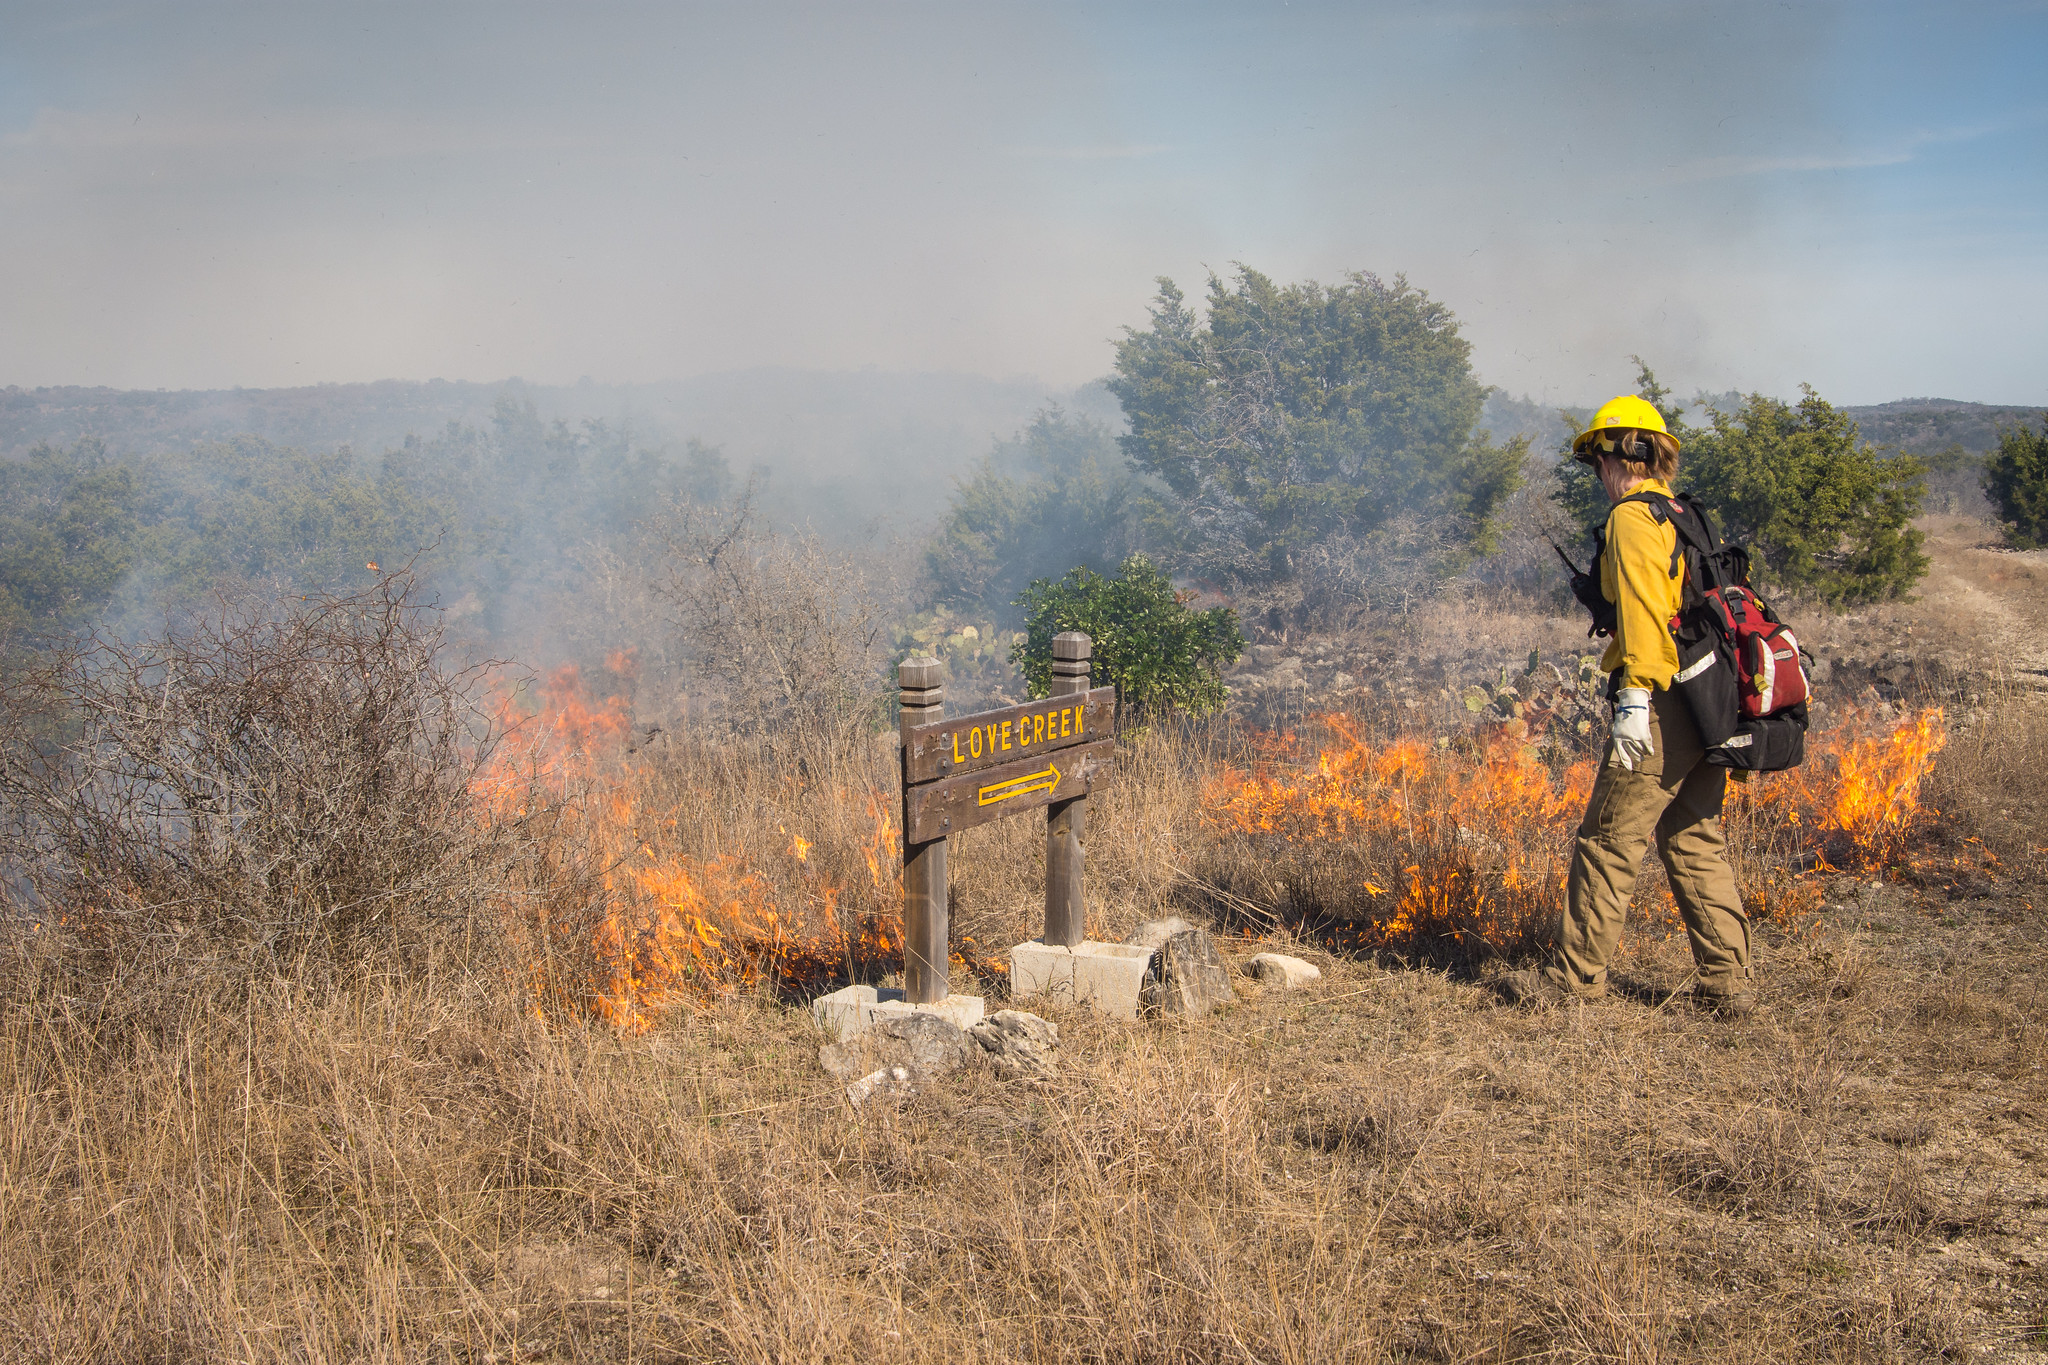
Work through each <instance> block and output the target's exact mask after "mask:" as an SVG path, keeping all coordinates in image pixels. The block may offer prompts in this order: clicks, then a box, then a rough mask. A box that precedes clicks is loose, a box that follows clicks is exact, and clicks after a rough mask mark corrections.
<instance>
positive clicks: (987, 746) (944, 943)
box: [896, 631, 1116, 1005]
mask: <svg viewBox="0 0 2048 1365" xmlns="http://www.w3.org/2000/svg"><path fill="white" fill-rule="evenodd" d="M1093 651H1094V642H1093V641H1091V640H1090V639H1089V638H1088V637H1087V636H1086V635H1084V634H1082V633H1081V632H1080V631H1062V632H1061V633H1060V634H1058V635H1055V636H1054V637H1053V639H1052V695H1051V696H1050V697H1047V698H1044V699H1043V700H1041V701H1029V702H1025V703H1023V704H1022V705H1019V706H1005V707H1003V708H1001V709H1000V710H996V711H983V712H982V713H980V714H979V715H973V716H963V717H961V718H960V719H959V720H951V721H949V720H945V719H942V717H944V715H945V713H946V711H945V692H944V689H943V688H942V687H941V685H940V679H941V678H942V677H943V676H944V670H943V669H942V668H941V666H940V664H939V661H938V660H937V659H934V658H930V657H925V658H917V659H905V660H904V661H903V662H902V663H901V664H899V665H898V666H897V669H896V682H897V686H898V687H899V688H900V689H901V698H902V712H903V720H902V730H901V736H902V741H903V748H902V754H903V937H904V942H903V998H904V999H905V1000H908V1001H909V1002H910V1003H912V1004H914V1005H923V1004H931V1003H934V1002H936V1001H940V1000H944V999H946V998H947V984H946V966H947V962H948V961H949V956H948V946H949V945H948V928H947V910H946V839H947V837H948V836H949V835H954V834H958V833H959V832H960V831H962V830H964V829H972V828H974V827H975V826H976V825H985V824H987V823H988V822H989V821H991V820H1000V819H1002V818H1003V817H1004V816H1006V815H1021V814H1023V813H1024V812H1025V811H1031V810H1039V809H1041V808H1042V809H1044V811H1045V934H1044V937H1043V940H1042V941H1043V942H1046V943H1053V944H1063V945H1065V946H1067V947H1073V946H1074V945H1076V944H1078V943H1080V942H1082V940H1083V938H1084V937H1085V931H1086V928H1087V913H1086V903H1085V901H1084V900H1083V899H1082V896H1081V861H1082V843H1081V838H1082V834H1083V832H1084V831H1085V829H1086V825H1087V818H1088V789H1089V787H1090V786H1091V785H1093V783H1094V782H1095V781H1096V779H1097V778H1098V777H1100V776H1102V775H1103V774H1104V773H1105V772H1107V770H1108V768H1109V763H1110V759H1111V757H1112V756H1113V755H1114V754H1115V752H1116V740H1115V739H1114V737H1113V732H1112V726H1113V725H1114V723H1115V720H1116V689H1115V688H1111V687H1098V688H1094V689H1092V690H1091V689H1090V688H1089V686H1088V681H1089V673H1090V671H1091V668H1090V663H1091V660H1090V656H1091V655H1092V653H1093Z"/></svg>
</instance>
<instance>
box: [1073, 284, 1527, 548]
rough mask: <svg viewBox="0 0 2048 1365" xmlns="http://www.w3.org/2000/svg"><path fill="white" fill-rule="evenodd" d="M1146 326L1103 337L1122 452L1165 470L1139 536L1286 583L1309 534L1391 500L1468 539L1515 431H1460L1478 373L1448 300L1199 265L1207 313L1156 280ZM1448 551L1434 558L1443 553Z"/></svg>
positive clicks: (1380, 522)
mask: <svg viewBox="0 0 2048 1365" xmlns="http://www.w3.org/2000/svg"><path fill="white" fill-rule="evenodd" d="M1151 314H1152V322H1151V325H1150V326H1149V327H1147V328H1145V329H1143V330H1137V329H1130V330H1128V331H1127V334H1126V336H1125V338H1124V340H1123V341H1122V342H1120V343H1119V344H1118V346H1117V354H1116V375H1115V377H1114V378H1113V379H1111V380H1110V381H1109V388H1110V390H1111V392H1113V393H1115V394H1116V396H1117V398H1118V399H1119V400H1120V401H1121V402H1122V404H1123V409H1124V414H1125V416H1126V417H1127V418H1128V420H1129V422H1130V434H1129V435H1127V436H1124V437H1123V438H1122V445H1123V449H1124V452H1125V454H1127V455H1128V456H1129V457H1130V460H1131V463H1132V464H1133V465H1134V466H1136V467H1137V468H1138V469H1139V470H1141V471H1143V472H1144V473H1147V474H1150V475H1153V476H1155V477H1156V478H1158V479H1159V481H1160V482H1161V483H1162V484H1163V485H1164V486H1165V493H1164V495H1163V497H1162V499H1161V507H1160V509H1159V510H1160V513H1161V515H1158V516H1156V517H1155V518H1154V525H1153V526H1152V527H1151V528H1149V530H1150V532H1151V533H1150V534H1149V535H1148V539H1149V540H1151V541H1153V543H1155V544H1158V545H1159V546H1160V548H1161V549H1162V550H1163V551H1164V552H1165V553H1166V554H1167V555H1168V556H1169V557H1170V559H1171V560H1172V561H1173V562H1174V563H1175V565H1176V566H1177V567H1178V568H1181V569H1183V570H1186V571H1189V572H1192V573H1195V574H1198V575H1200V576H1202V577H1205V578H1209V579H1212V580H1214V581H1217V582H1222V583H1228V584H1232V585H1237V586H1247V585H1249V586H1257V585H1268V584H1276V583H1282V582H1286V581H1287V580H1289V579H1291V578H1293V577H1294V576H1295V574H1296V573H1297V572H1299V570H1300V569H1301V567H1302V555H1303V553H1304V551H1305V550H1307V549H1308V547H1310V546H1314V545H1318V544H1322V543H1324V542H1326V541H1328V540H1329V539H1330V538H1331V537H1347V538H1353V539H1363V538H1367V537H1370V536H1371V535H1372V534H1373V533H1374V532H1376V531H1379V530H1380V529H1381V528H1383V527H1385V526H1386V525H1387V524H1388V523H1389V522H1391V521H1393V520H1394V519H1396V518H1397V517H1400V516H1403V515H1404V514H1416V513H1421V514H1424V515H1427V516H1430V517H1433V518H1437V519H1441V520H1442V521H1444V522H1446V523H1447V524H1449V525H1451V526H1452V527H1454V528H1455V531H1456V533H1455V535H1453V536H1451V537H1449V538H1448V539H1449V543H1450V544H1451V546H1452V547H1453V553H1452V554H1451V555H1450V556H1449V558H1451V559H1456V558H1458V557H1460V556H1462V555H1469V554H1471V553H1475V552H1483V551H1484V550H1485V549H1486V548H1487V546H1488V544H1489V543H1490V533H1491V531H1492V524H1493V518H1494V516H1495V514H1496V513H1497V511H1498V510H1499V509H1500V507H1501V505H1502V504H1503V503H1504V502H1505V501H1506V500H1507V498H1508V497H1509V496H1511V495H1512V494H1513V493H1514V491H1515V489H1516V488H1517V487H1519V486H1520V482H1521V464H1522V457H1523V452H1524V449H1525V446H1526V443H1525V442H1522V441H1515V442H1510V443H1508V444H1507V445H1505V446H1500V447H1496V446H1493V445H1491V444H1490V443H1489V442H1488V441H1487V439H1486V438H1485V435H1484V433H1475V430H1474V429H1475V427H1476V425H1477V423H1478V420H1479V409H1480V406H1481V404H1482V403H1483V402H1484V400H1485V397H1486V389H1485V386H1484V385H1482V384H1480V383H1479V381H1478V380H1477V379H1475V378H1473V376H1472V366H1471V347H1470V344H1469V343H1468V342H1466V341H1465V339H1464V338H1463V337H1461V336H1460V335H1459V334H1458V326H1457V320H1456V319H1455V318H1454V317H1453V316H1452V314H1451V312H1450V310H1449V309H1448V308H1446V307H1444V306H1443V305H1442V304H1440V303H1437V302H1434V301H1433V300H1431V299H1430V297H1429V296H1428V295H1427V294H1425V293H1424V292H1423V291H1421V290H1419V289H1416V288H1414V287H1412V286H1411V285H1409V284H1408V282H1407V280H1406V279H1404V278H1401V277H1398V276H1397V277H1396V278H1395V279H1394V281H1393V282H1392V283H1391V284H1390V283H1387V282H1386V281H1384V280H1381V279H1380V278H1379V277H1378V276H1375V275H1370V274H1365V273H1362V272H1361V273H1353V274H1351V275H1348V276H1346V277H1345V279H1344V281H1343V283H1341V284H1336V285H1322V284H1317V283H1315V282H1313V281H1310V282H1307V283H1302V284H1292V285H1284V286H1283V285H1277V284H1275V283H1274V282H1273V281H1271V280H1270V279H1268V278H1267V277H1266V276H1264V275H1261V274H1260V273H1258V272H1257V271H1255V270H1251V269H1249V268H1247V267H1244V266H1239V267H1238V269H1237V275H1236V279H1235V281H1234V282H1233V283H1229V284H1226V283H1225V282H1224V281H1223V280H1222V279H1219V278H1217V277H1215V276H1211V277H1210V280H1209V296H1208V314H1207V318H1206V319H1203V318H1201V317H1198V316H1197V315H1196V312H1195V310H1194V309H1193V308H1191V307H1189V306H1188V304H1187V302H1186V300H1185V298H1184V297H1183V295H1182V294H1181V292H1180V290H1179V289H1178V288H1176V287H1175V286H1174V284H1173V282H1172V281H1171V280H1167V279H1161V280H1160V281H1159V294H1158V296H1157V298H1156V299H1155V300H1154V302H1153V304H1152V310H1151ZM1446 567H1448V566H1446Z"/></svg>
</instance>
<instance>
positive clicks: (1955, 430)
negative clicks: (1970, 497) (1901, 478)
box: [1842, 398, 2043, 455]
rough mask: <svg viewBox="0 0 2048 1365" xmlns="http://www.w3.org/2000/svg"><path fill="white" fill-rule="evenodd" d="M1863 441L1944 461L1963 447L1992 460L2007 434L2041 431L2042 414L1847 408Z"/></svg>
mask: <svg viewBox="0 0 2048 1365" xmlns="http://www.w3.org/2000/svg"><path fill="white" fill-rule="evenodd" d="M1842 411H1843V412H1846V413H1848V414H1849V416H1850V417H1852V418H1854V419H1855V422H1856V426H1857V428H1858V429H1859V430H1860V431H1861V432H1862V433H1863V439H1864V440H1866V441H1870V442H1872V443H1873V444H1876V445H1881V446H1890V447H1892V448H1893V449H1895V450H1902V451H1904V452H1906V453H1907V454H1909V455H1938V454H1940V453H1941V452H1942V451H1944V450H1947V449H1949V448H1950V447H1952V446H1961V447H1962V448H1963V449H1964V450H1966V451H1968V452H1969V453H1970V454H1972V455H1986V454H1989V453H1990V452H1991V451H1993V450H1995V449H1996V448H1997V446H1998V433H1999V431H2000V430H2001V429H2003V428H2007V427H2011V426H2014V425H2016V424H2018V423H2021V422H2024V423H2026V424H2027V425H2029V426H2039V425H2040V424H2041V422H2042V421H2043V416H2042V412H2041V409H2039V408H2028V407H2002V406H1998V405H1995V404H1991V403H1964V402H1961V401H1958V400H1956V399H1953V398H1901V399H1898V400H1897V401H1895V402H1891V403H1878V404H1876V405H1874V406H1871V407H1864V408H1843V409H1842Z"/></svg>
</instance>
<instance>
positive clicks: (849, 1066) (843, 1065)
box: [818, 1042, 868, 1082]
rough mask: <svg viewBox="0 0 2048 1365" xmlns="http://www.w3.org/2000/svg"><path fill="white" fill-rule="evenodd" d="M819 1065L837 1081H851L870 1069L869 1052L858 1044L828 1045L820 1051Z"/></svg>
mask: <svg viewBox="0 0 2048 1365" xmlns="http://www.w3.org/2000/svg"><path fill="white" fill-rule="evenodd" d="M818 1065H819V1066H821V1067H823V1068H825V1074H826V1075H827V1076H830V1077H831V1078H832V1079H833V1080H835V1081H842V1082H844V1081H851V1080H852V1079H853V1078H854V1077H856V1076H858V1075H860V1074H861V1073H862V1072H864V1071H866V1070H867V1069H868V1050H867V1049H866V1048H864V1047H862V1046H861V1045H860V1044H859V1043H858V1042H847V1043H827V1044H825V1046H823V1047H821V1048H819V1049H818Z"/></svg>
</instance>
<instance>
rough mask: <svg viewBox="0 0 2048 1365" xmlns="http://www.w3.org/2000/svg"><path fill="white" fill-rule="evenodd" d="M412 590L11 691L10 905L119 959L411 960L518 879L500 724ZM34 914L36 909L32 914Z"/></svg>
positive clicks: (5, 725) (259, 620)
mask: <svg viewBox="0 0 2048 1365" xmlns="http://www.w3.org/2000/svg"><path fill="white" fill-rule="evenodd" d="M413 591H414V589H413V583H412V580H411V579H410V577H408V576H405V575H398V576H393V577H387V578H384V579H382V580H381V581H380V582H379V583H378V585H377V586H376V587H375V588H374V589H372V590H370V591H367V592H363V593H358V594H354V595H350V596H346V597H315V598H312V599H310V600H307V601H303V602H301V601H293V602H291V607H292V609H291V610H286V611H283V612H278V611H276V610H275V609H274V606H273V604H267V603H255V602H248V601H243V602H223V603H221V604H220V605H219V606H218V607H217V608H216V610H215V611H214V612H212V613H211V614H210V615H209V616H207V617H204V618H202V619H200V620H197V621H195V622H193V623H192V624H191V625H190V627H189V628H188V629H186V630H184V631H181V632H176V633H170V632H167V633H165V634H163V635H161V636H159V637H157V638H154V639H148V640H144V641H143V642H141V643H138V644H131V643H127V642H124V641H121V640H118V639H108V638H92V639H88V640H85V641H83V642H81V643H79V644H77V645H74V646H70V647H67V648H65V649H63V650H60V651H53V652H52V653H50V654H49V655H47V656H46V657H45V658H44V659H42V660H40V661H38V663H37V664H36V665H35V667H34V668H32V669H31V670H29V671H27V672H26V673H23V674H20V675H17V676H16V677H14V678H13V679H11V680H10V682H9V685H8V688H7V695H6V696H5V697H4V698H0V820H4V823H5V827H6V830H7V836H8V837H7V843H6V854H5V859H4V870H5V873H6V880H7V888H8V890H9V892H11V893H12V894H11V895H10V899H15V900H17V903H18V904H19V908H21V909H23V910H25V911H27V912H28V914H29V915H31V916H32V917H34V918H37V919H41V920H44V921H45V922H47V923H49V924H50V925H52V926H53V927H54V926H55V925H56V924H57V923H58V922H59V920H58V917H59V916H60V915H61V916H62V923H63V924H64V925H65V926H67V930H68V933H69V934H71V935H75V936H76V937H77V938H78V939H80V940H82V941H83V943H84V944H85V945H87V946H88V947H89V948H91V949H93V950H95V952H96V953H97V954H98V960H99V961H100V962H102V963H103V964H104V965H106V966H108V967H110V968H112V967H120V966H124V965H133V964H137V963H148V962H156V963H165V962H178V961H185V962H193V961H197V962H200V963H204V962H207V961H213V960H218V959H221V958H223V957H225V958H230V959H240V960H244V961H249V962H260V963H263V964H266V965H267V967H268V968H269V969H271V970H276V971H285V972H290V973H292V974H305V973H310V974H312V975H316V976H317V975H322V974H326V975H329V976H331V975H333V974H334V973H335V972H336V971H338V970H340V969H342V968H344V967H345V966H346V965H347V964H349V963H352V962H355V961H357V960H360V959H363V958H365V957H366V956H376V957H378V958H380V959H382V960H385V961H392V962H396V963H399V964H403V963H404V962H406V961H414V960H417V959H418V955H419V953H420V952H421V951H423V950H424V949H425V947H426V946H428V942H429V940H430V938H431V937H432V935H433V933H434V931H435V929H436V927H437V926H438V925H442V924H447V923H462V922H466V921H467V919H468V917H469V914H470V912H471V911H472V910H473V909H475V908H476V907H477V906H478V905H479V904H481V902H482V900H483V898H485V897H486V896H488V895H489V894H491V890H490V889H491V888H492V887H493V886H494V885H496V884H500V883H501V882H502V878H501V877H500V876H499V875H496V874H497V873H499V872H500V871H502V869H501V868H500V867H499V866H498V865H497V864H496V863H495V862H494V861H493V856H492V851H491V847H490V845H491V841H492V839H493V838H494V837H495V836H494V834H493V830H492V826H491V822H489V821H488V820H486V819H485V818H483V816H482V814H481V813H480V811H479V809H478V802H477V797H476V795H475V790H476V778H477V776H478V774H479V772H480V771H481V768H482V765H483V764H484V763H486V762H487V761H488V759H489V756H490V752H491V749H492V745H493V743H494V740H495V737H496V733H497V730H496V727H495V725H494V724H493V723H492V722H491V721H490V720H489V719H488V718H487V717H486V716H484V715H483V714H482V713H481V711H480V708H479V706H478V705H477V704H476V702H477V686H476V685H477V684H478V683H479V682H480V675H479V672H478V671H477V670H474V669H471V670H459V671H451V670H449V669H447V668H446V667H444V666H443V664H442V662H441V660H440V658H439V653H440V645H441V627H440V620H439V617H438V615H436V614H435V613H434V612H432V611H431V610H429V609H427V608H423V607H422V606H420V605H419V604H418V603H416V602H415V601H414V600H413ZM24 901H25V904H20V902H24Z"/></svg>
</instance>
